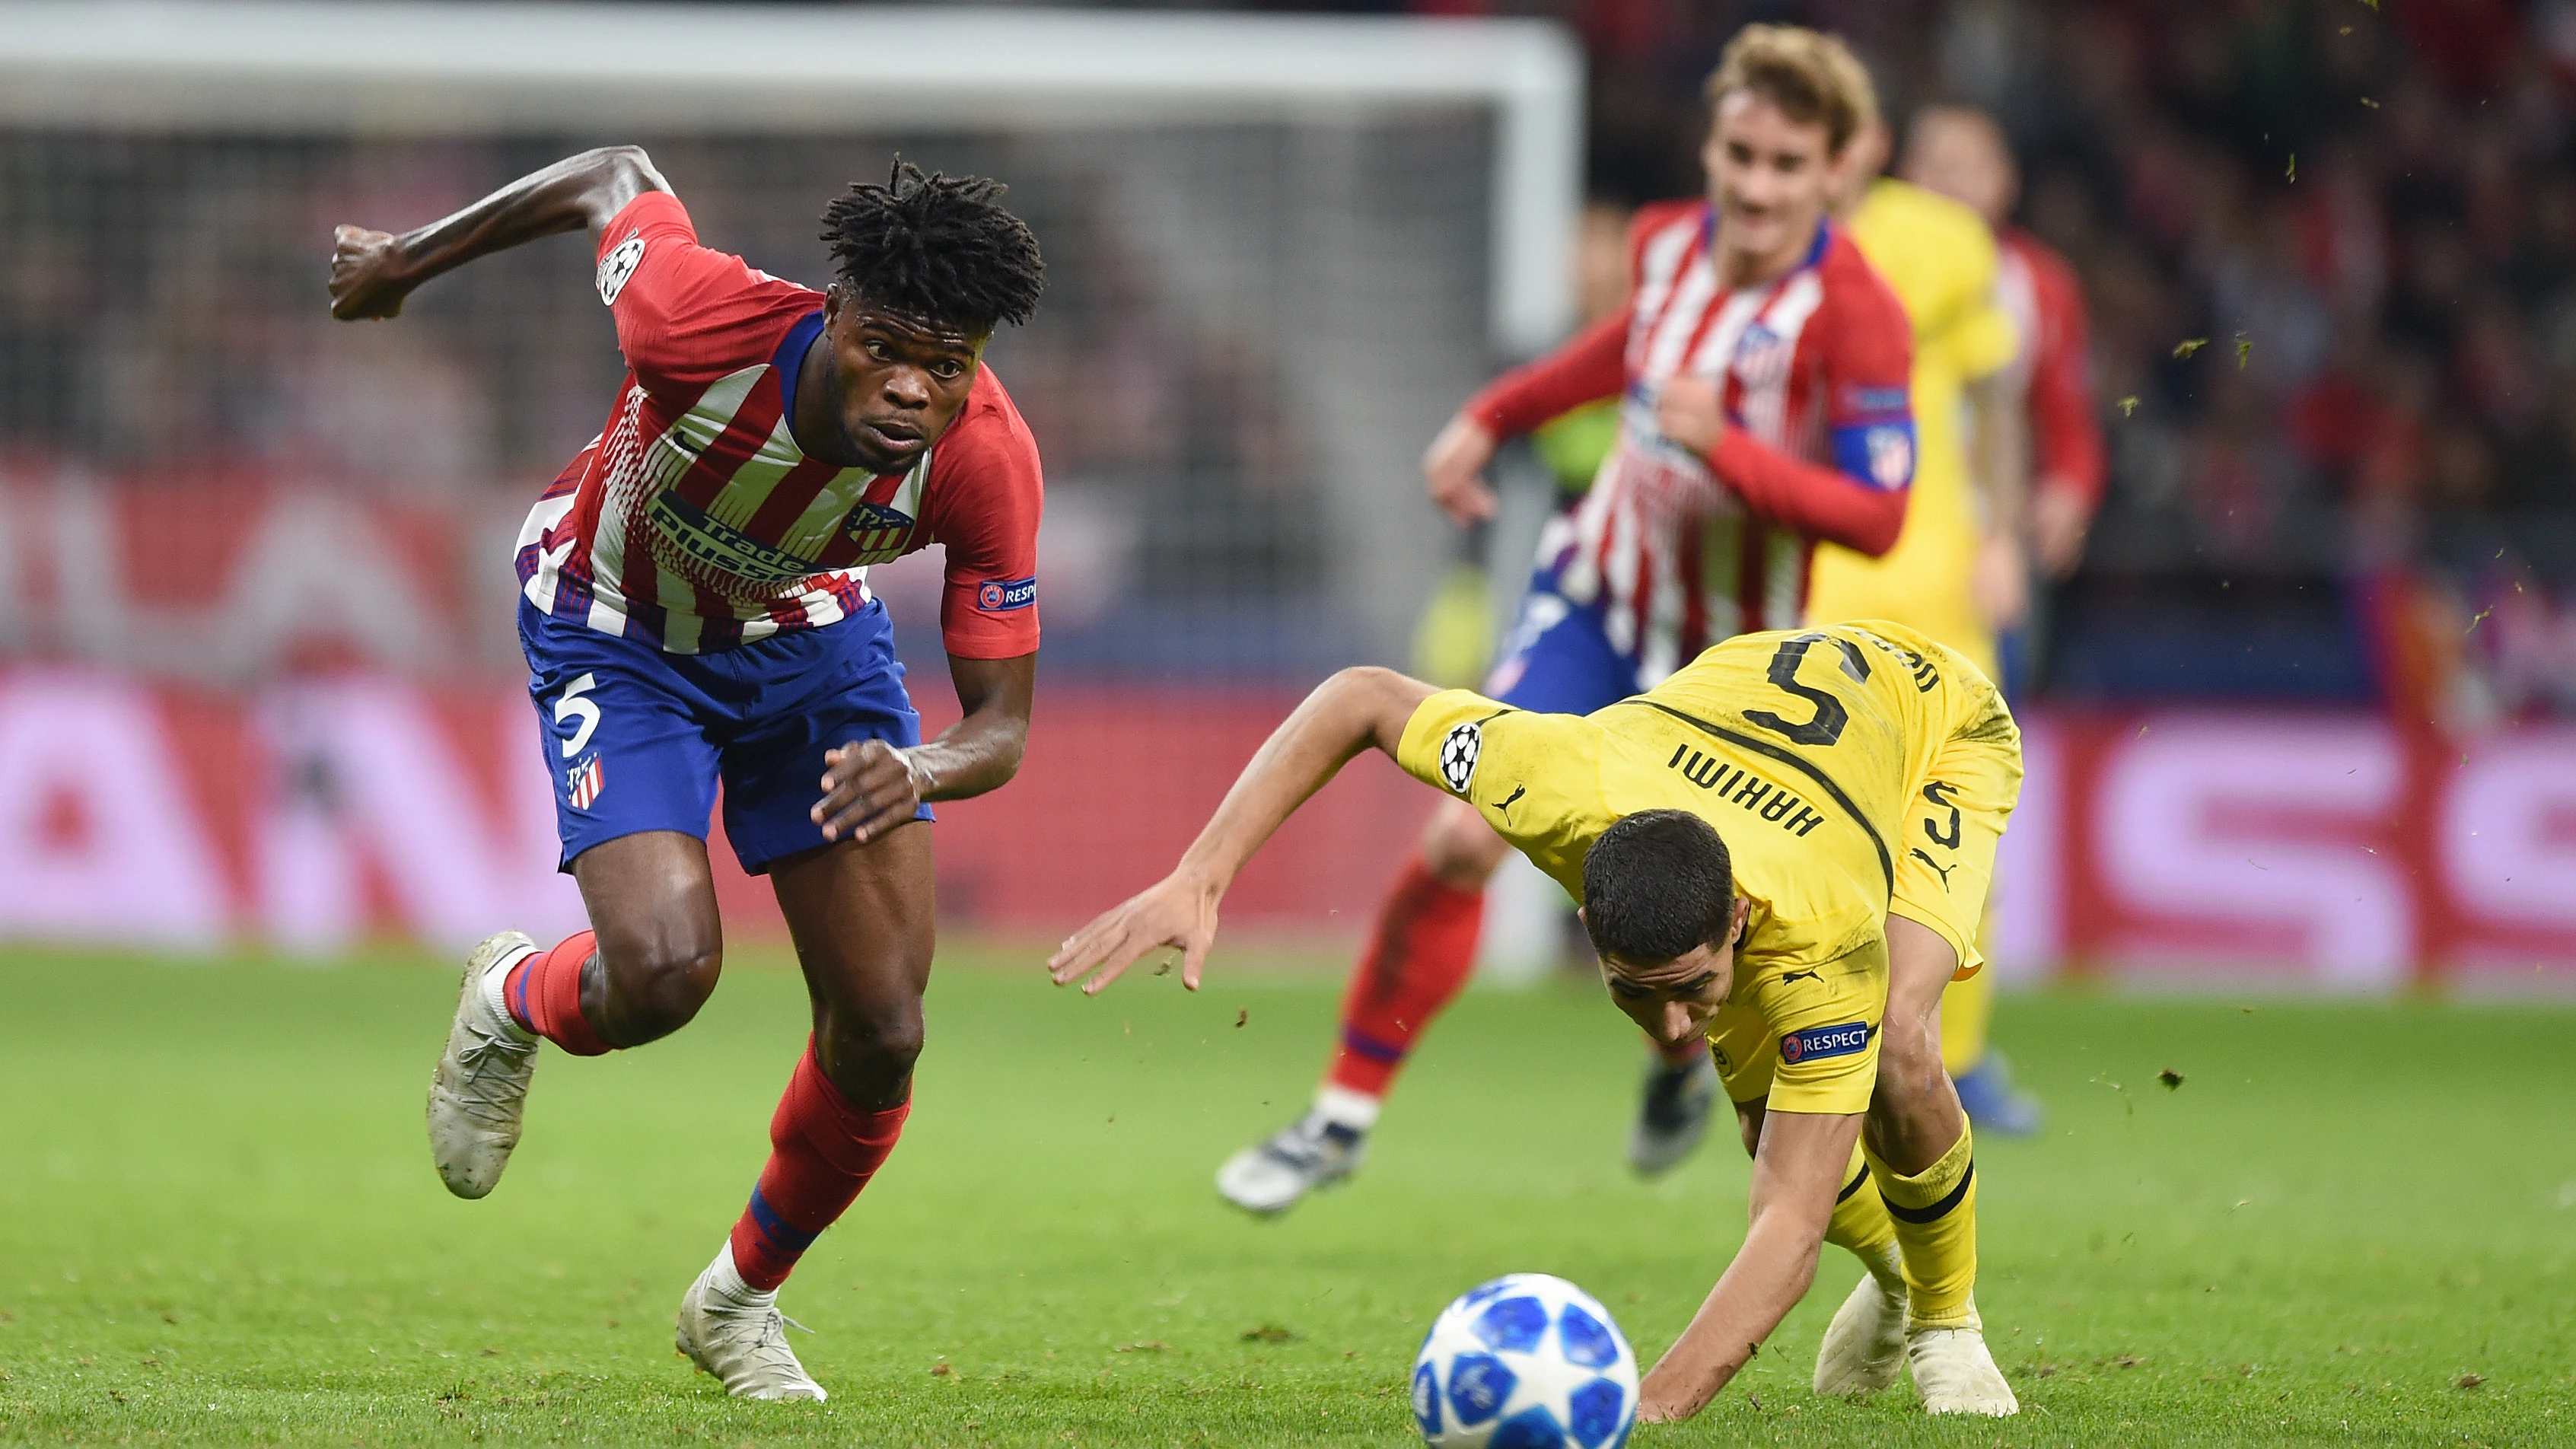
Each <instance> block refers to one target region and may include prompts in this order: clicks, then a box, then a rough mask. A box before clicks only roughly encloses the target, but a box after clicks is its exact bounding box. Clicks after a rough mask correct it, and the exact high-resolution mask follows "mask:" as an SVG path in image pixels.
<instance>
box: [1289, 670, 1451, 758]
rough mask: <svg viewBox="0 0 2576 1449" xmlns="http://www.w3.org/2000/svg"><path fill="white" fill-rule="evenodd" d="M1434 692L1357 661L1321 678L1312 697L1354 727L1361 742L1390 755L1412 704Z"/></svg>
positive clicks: (1435, 691) (1393, 750)
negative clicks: (1319, 684) (1348, 666)
mask: <svg viewBox="0 0 2576 1449" xmlns="http://www.w3.org/2000/svg"><path fill="white" fill-rule="evenodd" d="M1438 692H1439V691H1437V690H1435V689H1433V688H1432V687H1431V686H1430V685H1428V684H1425V683H1423V682H1422V681H1421V680H1419V679H1415V678H1412V677H1411V676H1409V675H1404V674H1399V673H1397V672H1396V671H1395V670H1392V669H1388V668H1385V667H1383V666H1381V665H1375V664H1357V665H1353V666H1352V667H1350V668H1348V669H1345V670H1343V671H1341V672H1340V673H1338V674H1336V675H1334V676H1333V677H1332V678H1330V679H1327V680H1325V681H1324V683H1323V687H1322V688H1320V689H1317V690H1316V691H1315V696H1316V699H1317V700H1318V701H1319V702H1321V703H1323V704H1324V705H1325V707H1326V708H1327V709H1328V710H1330V712H1331V713H1332V714H1334V715H1335V716H1338V717H1340V718H1343V719H1345V720H1346V721H1347V722H1348V723H1350V724H1351V725H1352V726H1354V727H1355V732H1356V733H1358V734H1360V735H1361V736H1362V738H1363V741H1364V742H1365V743H1370V744H1375V745H1376V746H1377V747H1378V748H1379V749H1381V750H1384V751H1386V752H1387V753H1388V754H1390V755H1392V754H1394V753H1395V751H1396V747H1397V745H1398V744H1399V743H1400V742H1401V741H1402V740H1403V738H1404V725H1405V721H1407V720H1409V719H1411V718H1413V711H1414V709H1415V707H1417V706H1419V705H1420V704H1421V703H1422V702H1423V701H1424V700H1426V699H1429V698H1430V697H1431V696H1432V695H1434V694H1436V693H1438Z"/></svg>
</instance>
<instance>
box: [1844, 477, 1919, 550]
mask: <svg viewBox="0 0 2576 1449" xmlns="http://www.w3.org/2000/svg"><path fill="white" fill-rule="evenodd" d="M1881 497H1882V498H1883V499H1884V500H1885V501H1884V502H1881V503H1879V504H1878V506H1876V507H1874V508H1872V509H1870V510H1869V511H1868V512H1867V513H1866V514H1865V515H1863V516H1862V517H1860V518H1858V519H1856V520H1854V522H1853V525H1852V528H1851V530H1850V531H1849V533H1848V534H1847V535H1846V536H1845V537H1843V538H1842V539H1840V540H1839V542H1841V543H1842V545H1843V546H1844V547H1846V548H1849V549H1852V550H1853V551H1855V552H1858V553H1863V554H1867V555H1868V556H1870V557H1871V558H1877V557H1879V556H1880V555H1882V554H1884V553H1886V552H1887V551H1888V550H1889V549H1892V548H1894V547H1896V539H1897V536H1898V535H1899V534H1902V533H1903V532H1905V494H1904V493H1903V492H1896V493H1888V494H1883V495H1881Z"/></svg>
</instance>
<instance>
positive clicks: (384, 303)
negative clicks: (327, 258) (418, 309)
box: [331, 226, 412, 322]
mask: <svg viewBox="0 0 2576 1449" xmlns="http://www.w3.org/2000/svg"><path fill="white" fill-rule="evenodd" d="M411 289H412V283H411V282H410V281H409V280H407V279H405V278H404V277H403V275H402V247H401V245H400V243H399V242H398V241H397V239H396V238H395V236H394V234H393V233H392V232H389V231H371V230H369V229H368V228H366V227H363V226H343V227H339V228H337V229H335V230H334V231H333V232H332V233H331V315H332V316H334V317H336V318H338V319H340V320H341V321H343V322H354V321H357V320H358V319H359V318H361V317H392V316H397V315H399V314H400V313H401V312H402V304H403V298H405V297H408V296H410V295H411Z"/></svg>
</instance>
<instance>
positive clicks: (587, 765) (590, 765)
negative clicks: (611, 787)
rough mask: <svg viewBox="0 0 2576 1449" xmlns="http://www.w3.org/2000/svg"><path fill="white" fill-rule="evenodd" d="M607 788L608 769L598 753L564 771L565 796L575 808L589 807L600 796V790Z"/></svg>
mask: <svg viewBox="0 0 2576 1449" xmlns="http://www.w3.org/2000/svg"><path fill="white" fill-rule="evenodd" d="M607 788H608V771H607V769H606V767H604V766H603V765H602V764H601V763H600V758H599V756H597V755H593V756H591V757H590V758H589V759H587V760H584V761H582V762H581V763H580V764H578V765H575V766H573V767H572V768H571V769H568V770H566V771H564V798H565V799H567V800H569V801H570V802H571V803H572V808H574V809H575V810H587V809H589V808H590V803H591V802H592V801H594V800H596V799H598V798H599V792H600V791H602V790H605V789H607Z"/></svg>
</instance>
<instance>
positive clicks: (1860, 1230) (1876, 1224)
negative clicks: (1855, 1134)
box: [1825, 1142, 1905, 1284]
mask: <svg viewBox="0 0 2576 1449" xmlns="http://www.w3.org/2000/svg"><path fill="white" fill-rule="evenodd" d="M1825 1241H1826V1242H1828V1243H1831V1244H1833V1245H1834V1246H1835V1247H1838V1248H1843V1249H1846V1250H1848V1251H1849V1252H1850V1253H1851V1255H1852V1256H1853V1257H1855V1258H1858V1259H1860V1261H1861V1266H1863V1267H1865V1268H1867V1269H1869V1272H1870V1276H1871V1277H1873V1278H1876V1279H1878V1280H1879V1281H1880V1282H1882V1283H1890V1284H1893V1283H1895V1282H1896V1281H1898V1280H1900V1279H1901V1278H1903V1276H1904V1273H1905V1267H1904V1262H1903V1260H1902V1259H1901V1258H1900V1257H1899V1255H1898V1253H1897V1248H1896V1222H1895V1220H1894V1219H1892V1218H1890V1217H1889V1216H1888V1215H1887V1203H1886V1202H1885V1201H1884V1200H1883V1199H1881V1198H1880V1197H1879V1195H1878V1184H1877V1183H1875V1182H1872V1181H1870V1175H1869V1159H1868V1158H1867V1157H1866V1156H1865V1155H1863V1154H1862V1152H1861V1150H1860V1144H1859V1143H1857V1142H1855V1143H1853V1144H1852V1155H1851V1165H1850V1166H1848V1167H1846V1168H1844V1169H1843V1190H1842V1195H1841V1196H1840V1197H1837V1198H1835V1199H1834V1215H1833V1217H1832V1219H1831V1220H1829V1221H1828V1222H1827V1223H1826V1224H1825Z"/></svg>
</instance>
